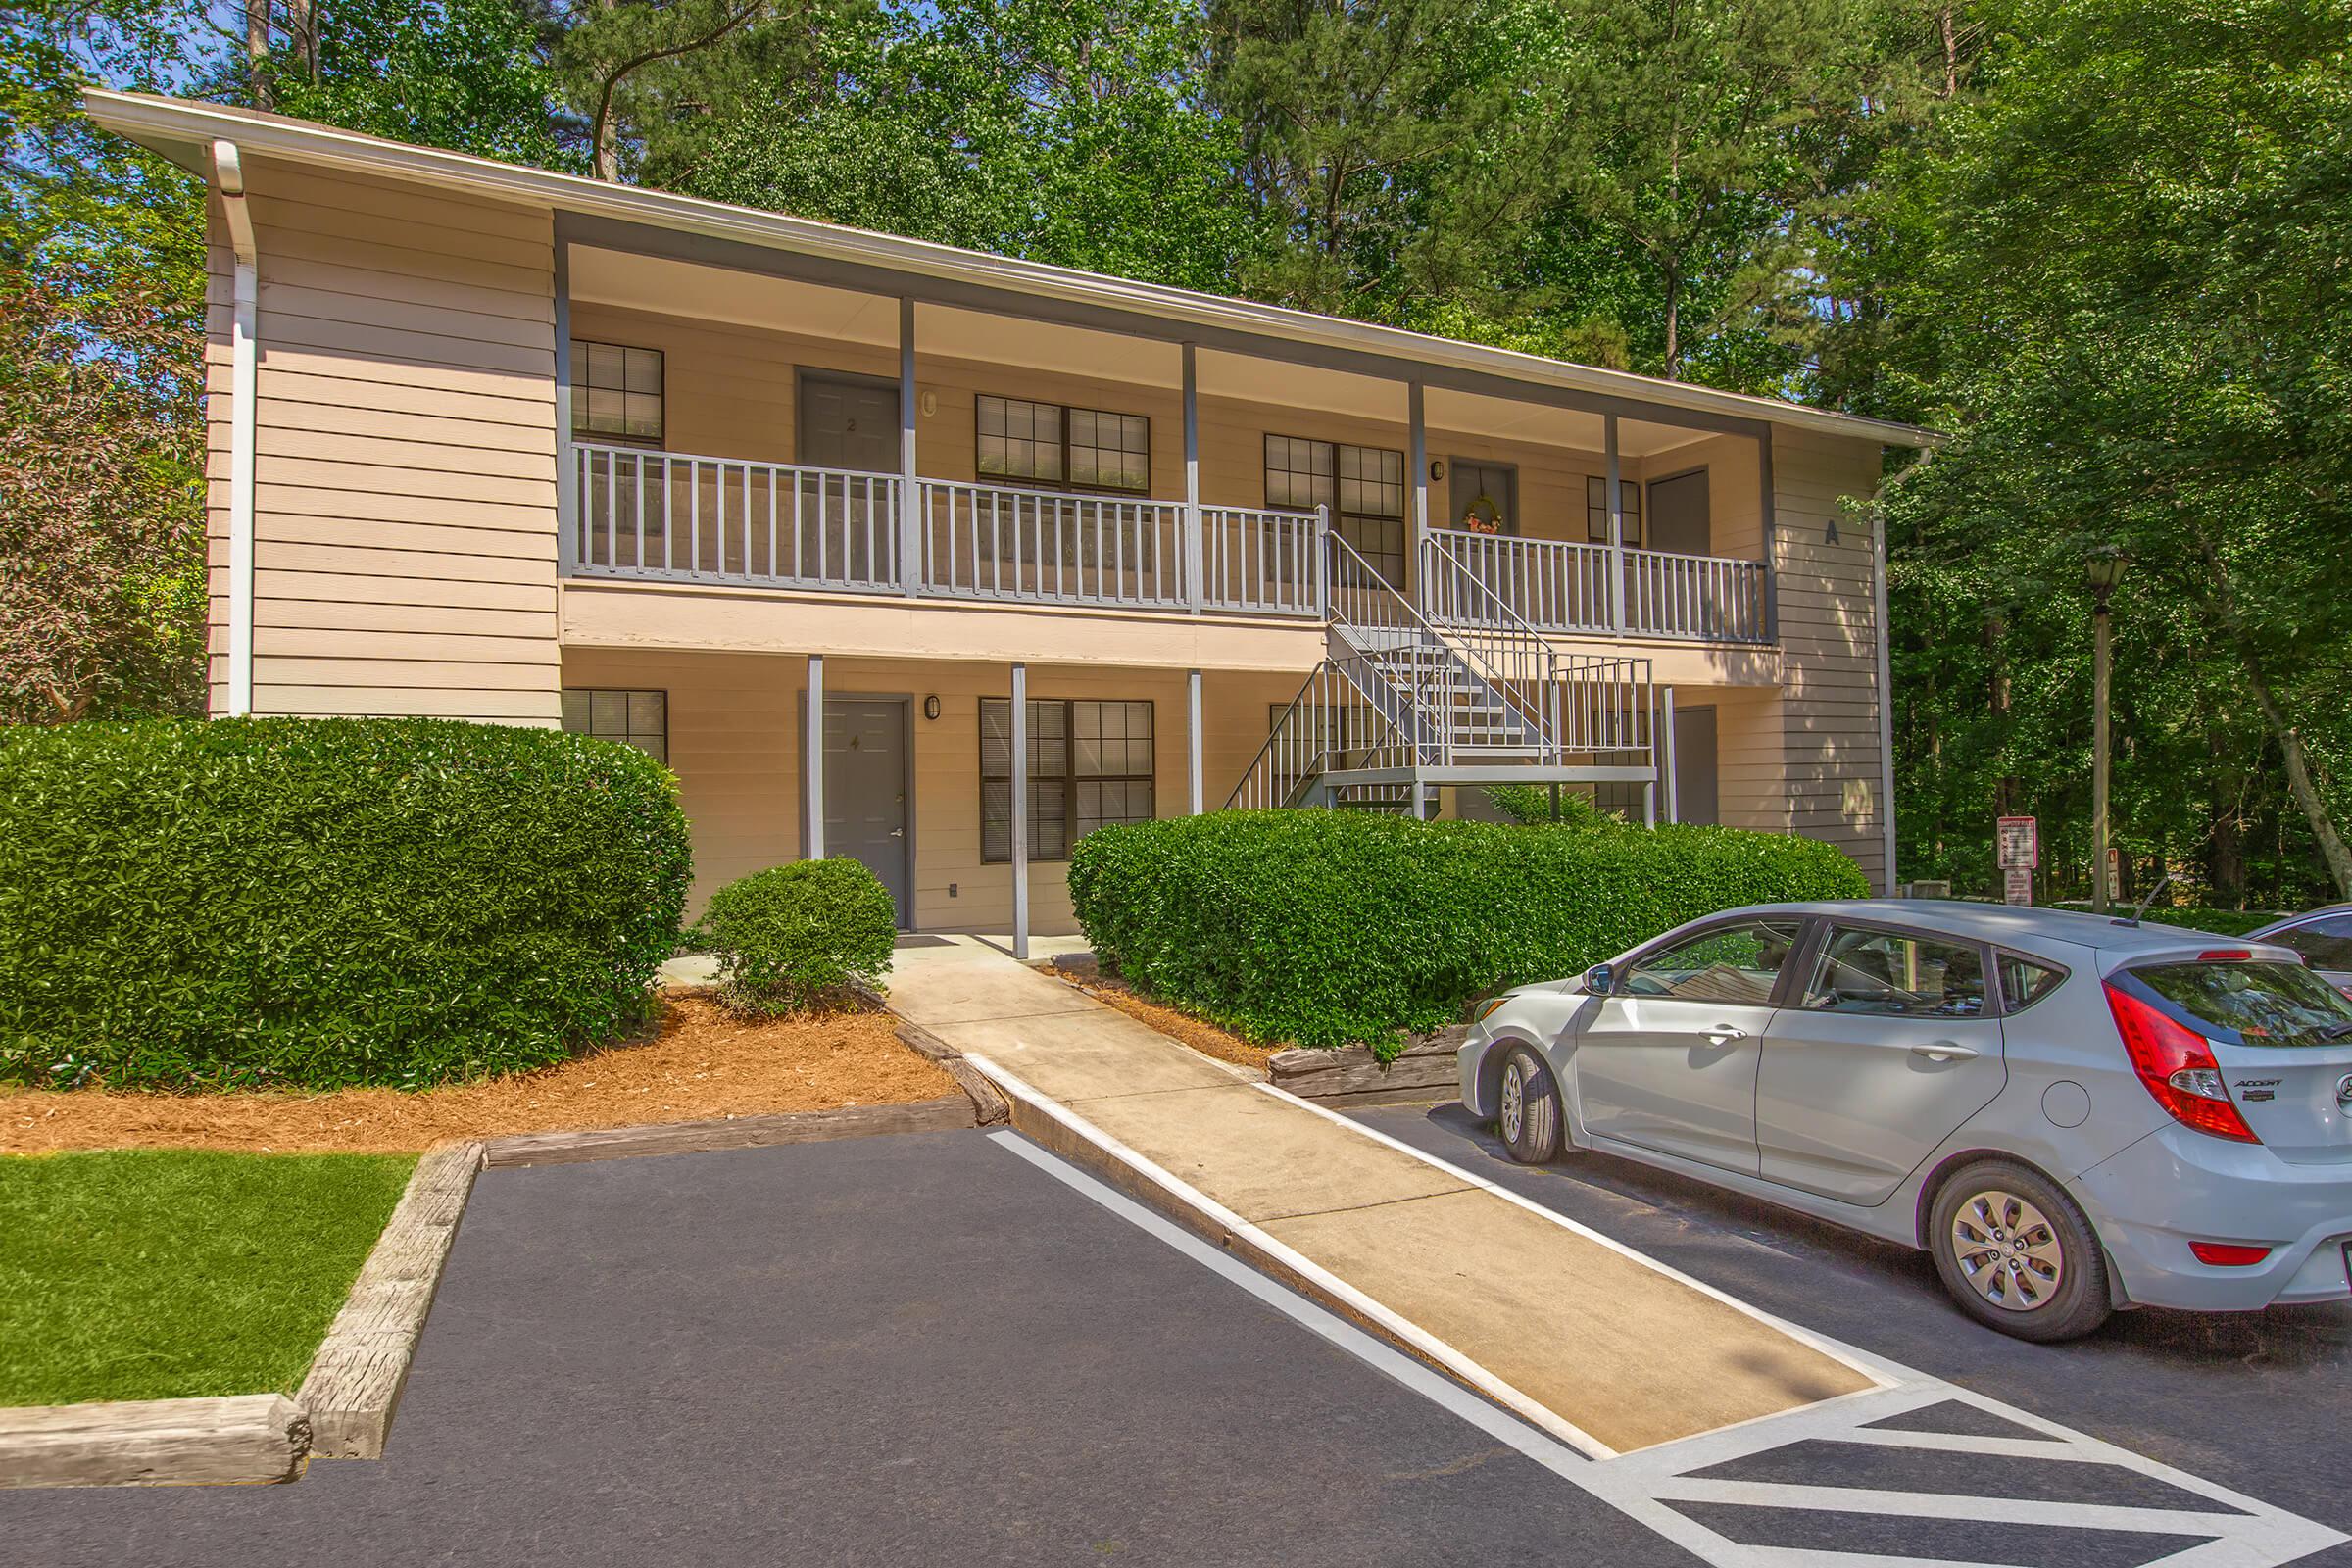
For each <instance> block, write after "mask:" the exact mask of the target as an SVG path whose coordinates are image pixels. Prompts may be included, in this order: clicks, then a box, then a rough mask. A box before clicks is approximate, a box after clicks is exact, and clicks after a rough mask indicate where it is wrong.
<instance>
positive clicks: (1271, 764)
mask: <svg viewBox="0 0 2352 1568" xmlns="http://www.w3.org/2000/svg"><path fill="white" fill-rule="evenodd" d="M1346 664H1347V661H1342V660H1333V659H1326V660H1323V661H1322V662H1319V663H1318V664H1316V666H1315V667H1314V668H1313V669H1312V670H1311V671H1309V672H1308V674H1307V677H1306V679H1305V681H1304V682H1302V683H1301V684H1300V685H1299V692H1298V695H1297V696H1295V697H1293V698H1292V699H1291V701H1290V705H1289V706H1288V707H1287V708H1285V709H1284V710H1283V711H1282V716H1281V717H1280V718H1278V719H1276V720H1275V721H1274V725H1273V727H1272V728H1271V729H1269V730H1268V731H1267V733H1266V740H1265V744H1264V745H1262V746H1260V747H1259V748H1258V749H1257V755H1256V756H1255V757H1253V758H1251V759H1250V765H1249V766H1248V767H1246V768H1244V769H1243V770H1242V777H1241V781H1240V782H1239V783H1237V784H1235V785H1234V787H1233V793H1232V794H1231V795H1229V796H1227V797H1226V801H1225V805H1226V809H1229V810H1230V809H1247V808H1250V807H1253V806H1254V807H1262V808H1276V807H1287V806H1289V805H1291V804H1292V802H1293V799H1294V797H1295V796H1296V795H1297V793H1298V791H1299V786H1300V785H1302V784H1305V783H1307V782H1309V781H1311V780H1312V779H1314V778H1315V777H1316V776H1317V775H1318V774H1322V773H1328V772H1333V771H1336V769H1335V768H1334V767H1333V766H1332V762H1333V760H1334V759H1335V758H1336V759H1337V760H1338V761H1339V762H1340V763H1341V764H1342V765H1343V766H1346V765H1354V766H1360V767H1407V766H1411V765H1413V764H1414V763H1415V761H1417V760H1419V756H1420V748H1419V747H1417V746H1416V745H1415V744H1414V742H1413V740H1412V738H1411V737H1409V736H1407V735H1406V734H1405V733H1404V731H1403V729H1402V728H1401V727H1400V726H1399V725H1398V724H1397V720H1396V718H1395V716H1394V715H1392V714H1390V713H1387V712H1384V711H1382V709H1381V706H1380V704H1379V702H1378V701H1377V700H1376V699H1375V698H1374V697H1373V696H1372V694H1371V692H1370V691H1368V690H1367V689H1366V685H1367V682H1366V679H1365V677H1364V676H1362V675H1361V674H1359V673H1358V672H1354V671H1350V670H1348V669H1347V668H1346V667H1345V665H1346ZM1350 694H1352V700H1348V698H1349V695H1350ZM1350 712H1360V713H1362V714H1364V715H1365V719H1366V723H1365V733H1364V735H1363V736H1362V737H1361V738H1360V742H1359V744H1355V745H1350V744H1349V740H1350V737H1349V736H1348V734H1347V733H1346V730H1347V729H1348V722H1347V720H1346V717H1345V715H1346V714H1348V713H1350ZM1374 724H1377V726H1378V728H1377V729H1374V728H1373V727H1372V726H1373V725H1374ZM1335 745H1336V747H1337V751H1336V752H1335V750H1334V747H1335ZM1351 753H1361V754H1362V756H1361V757H1360V758H1359V759H1357V760H1355V761H1354V762H1353V763H1352V764H1350V763H1349V754H1351Z"/></svg>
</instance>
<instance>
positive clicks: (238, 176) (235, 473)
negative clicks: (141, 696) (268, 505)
mask: <svg viewBox="0 0 2352 1568" xmlns="http://www.w3.org/2000/svg"><path fill="white" fill-rule="evenodd" d="M244 167H245V166H244V164H243V161H242V160H241V159H240V157H239V155H238V152H237V147H236V144H235V143H234V142H227V141H217V142H215V143H213V184H214V186H215V188H217V189H218V190H219V191H220V192H221V215H222V218H223V220H224V221H226V223H227V225H228V241H229V250H230V253H231V255H232V256H233V257H234V258H235V267H234V274H233V277H232V279H231V283H230V293H229V327H228V330H229V349H228V689H227V691H226V692H225V693H224V694H223V699H224V700H223V703H222V705H221V706H222V708H223V709H225V711H226V712H227V714H228V716H229V717H231V718H242V717H244V716H245V715H247V714H249V713H251V712H252V711H253V644H254V595H253V558H254V553H255V552H254V517H253V492H254V471H255V460H254V452H255V448H256V434H255V432H256V431H257V429H258V428H259V424H258V421H257V419H256V417H255V416H256V411H255V407H254V404H255V400H256V399H257V398H258V397H259V396H260V392H261V361H260V357H259V355H258V353H257V351H256V348H255V343H256V334H257V333H258V331H259V330H260V320H261V299H262V283H261V252H260V249H259V247H258V246H257V245H256V243H255V240H254V231H253V215H252V213H251V212H250V211H249V210H248V209H247V207H246V205H245V172H244ZM210 682H211V677H210V675H209V674H208V675H207V677H206V683H207V684H208V685H209V684H210ZM206 707H207V709H208V710H209V711H220V710H213V709H212V706H211V703H210V702H209V700H208V702H207V704H206Z"/></svg>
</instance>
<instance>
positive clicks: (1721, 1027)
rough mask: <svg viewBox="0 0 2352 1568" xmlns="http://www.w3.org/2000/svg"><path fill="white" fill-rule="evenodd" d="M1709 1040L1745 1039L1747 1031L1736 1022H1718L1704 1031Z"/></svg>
mask: <svg viewBox="0 0 2352 1568" xmlns="http://www.w3.org/2000/svg"><path fill="white" fill-rule="evenodd" d="M1706 1035H1707V1038H1708V1039H1709V1040H1745V1039H1746V1038H1747V1031H1746V1030H1744V1029H1741V1028H1740V1027H1739V1026H1737V1025H1736V1024H1728V1023H1719V1024H1717V1025H1716V1026H1715V1027H1714V1028H1712V1029H1709V1030H1708V1031H1707V1032H1706Z"/></svg>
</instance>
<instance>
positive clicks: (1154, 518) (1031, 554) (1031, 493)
mask: <svg viewBox="0 0 2352 1568" xmlns="http://www.w3.org/2000/svg"><path fill="white" fill-rule="evenodd" d="M919 493H920V495H921V497H922V519H923V583H922V586H923V588H924V590H925V591H926V592H930V593H935V594H939V595H943V596H945V597H948V598H953V599H1014V600H1023V601H1027V602H1030V603H1034V604H1060V605H1126V606H1135V607H1140V608H1144V609H1158V610H1182V609H1185V608H1187V606H1188V605H1189V604H1190V600H1189V598H1188V596H1187V594H1186V590H1185V580H1184V506H1183V504H1182V503H1181V502H1175V501H1139V500H1129V499H1126V498H1123V497H1114V496H1092V495H1072V494H1070V493H1068V492H1066V491H1059V490H1024V489H1016V488H1012V487H1010V486H1005V485H993V484H957V483H953V482H950V481H946V480H939V479H925V480H923V481H921V486H920V491H919Z"/></svg>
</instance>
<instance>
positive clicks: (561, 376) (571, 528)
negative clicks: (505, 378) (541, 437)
mask: <svg viewBox="0 0 2352 1568" xmlns="http://www.w3.org/2000/svg"><path fill="white" fill-rule="evenodd" d="M572 396H573V393H572V387H571V243H570V241H568V240H565V239H563V238H561V237H559V238H558V239H557V240H556V574H557V575H558V576H561V577H568V576H570V575H571V573H572V570H573V568H575V567H576V566H578V565H579V564H580V475H579V471H578V469H577V468H576V467H575V466H574V465H575V464H576V463H577V462H578V460H577V459H576V458H574V457H573V456H572V451H571V400H572Z"/></svg>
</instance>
